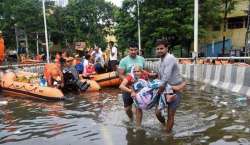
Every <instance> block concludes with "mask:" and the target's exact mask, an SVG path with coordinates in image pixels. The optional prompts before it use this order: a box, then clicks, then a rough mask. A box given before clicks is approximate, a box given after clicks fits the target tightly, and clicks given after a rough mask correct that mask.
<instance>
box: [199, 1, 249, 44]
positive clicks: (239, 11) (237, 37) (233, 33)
mask: <svg viewBox="0 0 250 145" xmlns="http://www.w3.org/2000/svg"><path fill="white" fill-rule="evenodd" d="M248 5H249V2H248V0H238V1H237V3H236V5H235V10H233V11H232V12H231V13H230V14H228V18H233V17H239V16H247V15H246V13H245V10H248ZM246 31H247V29H246V28H240V29H227V32H226V38H230V39H231V40H232V45H233V48H242V47H243V46H245V35H246ZM222 40H223V24H221V31H220V32H218V31H211V32H209V34H207V36H206V37H205V38H203V39H200V40H199V43H200V44H209V43H212V42H213V41H215V42H216V41H222Z"/></svg>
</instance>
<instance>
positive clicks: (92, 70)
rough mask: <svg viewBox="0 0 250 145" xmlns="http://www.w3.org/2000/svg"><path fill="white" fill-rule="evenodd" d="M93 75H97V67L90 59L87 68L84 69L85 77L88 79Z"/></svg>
mask: <svg viewBox="0 0 250 145" xmlns="http://www.w3.org/2000/svg"><path fill="white" fill-rule="evenodd" d="M93 74H96V72H95V66H94V64H93V60H92V59H90V60H89V62H88V65H87V66H85V68H84V72H83V76H84V77H88V76H90V75H93Z"/></svg>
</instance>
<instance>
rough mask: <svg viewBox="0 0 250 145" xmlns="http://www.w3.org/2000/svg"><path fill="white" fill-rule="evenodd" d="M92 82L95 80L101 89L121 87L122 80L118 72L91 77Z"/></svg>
mask: <svg viewBox="0 0 250 145" xmlns="http://www.w3.org/2000/svg"><path fill="white" fill-rule="evenodd" d="M91 80H95V81H96V82H97V83H98V84H99V85H100V86H101V87H113V86H119V85H120V83H121V79H120V78H119V75H118V73H117V72H115V71H113V72H109V73H103V74H96V75H91Z"/></svg>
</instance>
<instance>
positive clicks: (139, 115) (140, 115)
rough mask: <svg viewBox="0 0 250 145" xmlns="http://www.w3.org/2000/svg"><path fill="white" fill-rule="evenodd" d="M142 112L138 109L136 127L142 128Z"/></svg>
mask: <svg viewBox="0 0 250 145" xmlns="http://www.w3.org/2000/svg"><path fill="white" fill-rule="evenodd" d="M142 115H143V114H142V110H141V109H139V108H136V118H135V119H136V127H141V122H142Z"/></svg>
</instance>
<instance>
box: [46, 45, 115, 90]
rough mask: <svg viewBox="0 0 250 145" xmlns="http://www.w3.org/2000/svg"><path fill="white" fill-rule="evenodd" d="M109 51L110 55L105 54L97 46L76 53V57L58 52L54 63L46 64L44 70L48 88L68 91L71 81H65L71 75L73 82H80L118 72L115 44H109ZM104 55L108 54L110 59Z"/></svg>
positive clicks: (64, 52) (65, 52)
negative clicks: (106, 73) (84, 79)
mask: <svg viewBox="0 0 250 145" xmlns="http://www.w3.org/2000/svg"><path fill="white" fill-rule="evenodd" d="M108 50H110V51H109V53H110V54H109V53H103V52H102V51H101V49H100V48H99V47H98V46H97V45H95V47H94V49H89V50H88V51H85V52H84V53H76V54H75V55H74V56H73V55H72V54H69V53H68V52H67V51H63V52H56V54H55V56H54V57H53V58H54V59H53V63H49V64H46V65H45V69H44V78H45V79H46V81H47V84H48V86H51V87H58V88H65V89H68V88H67V87H65V85H67V84H66V83H68V82H69V81H66V80H65V79H68V78H69V77H70V76H69V74H71V75H72V77H71V79H72V80H75V81H79V80H81V79H83V78H90V77H91V75H94V74H100V73H105V72H110V71H116V69H117V65H118V61H117V53H118V52H117V48H116V47H115V46H114V42H112V41H111V42H109V48H108ZM104 54H106V55H107V54H108V57H107V56H105V55H104ZM67 73H68V74H67ZM68 85H70V84H68ZM71 85H72V84H71ZM80 85H81V84H80ZM83 87H84V86H83ZM79 89H81V87H79Z"/></svg>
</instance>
